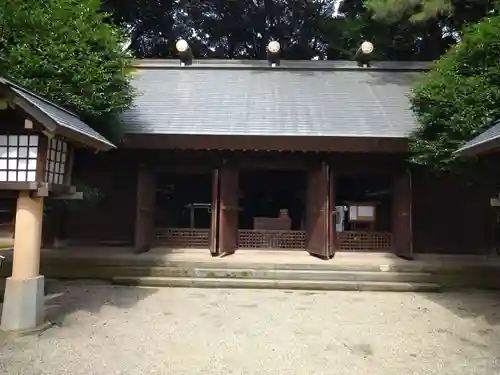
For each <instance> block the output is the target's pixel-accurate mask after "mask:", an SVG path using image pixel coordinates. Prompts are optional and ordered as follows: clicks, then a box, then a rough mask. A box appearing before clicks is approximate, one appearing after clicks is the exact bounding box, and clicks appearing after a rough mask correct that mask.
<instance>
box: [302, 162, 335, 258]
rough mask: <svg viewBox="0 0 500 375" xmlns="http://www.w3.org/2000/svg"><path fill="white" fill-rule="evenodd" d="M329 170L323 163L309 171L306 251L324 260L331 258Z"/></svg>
mask: <svg viewBox="0 0 500 375" xmlns="http://www.w3.org/2000/svg"><path fill="white" fill-rule="evenodd" d="M328 169H329V168H328V166H327V165H326V164H324V163H323V164H322V165H321V167H320V168H315V169H313V170H311V171H309V176H308V186H307V202H306V204H307V207H306V212H307V214H306V249H307V251H308V252H309V253H310V254H311V255H314V256H318V257H320V258H323V259H328V258H329V257H330V250H329V241H328V234H329V232H328V227H329V225H328V224H329V219H328V217H329V207H328V195H329V192H330V189H329V177H328V173H329V170H328Z"/></svg>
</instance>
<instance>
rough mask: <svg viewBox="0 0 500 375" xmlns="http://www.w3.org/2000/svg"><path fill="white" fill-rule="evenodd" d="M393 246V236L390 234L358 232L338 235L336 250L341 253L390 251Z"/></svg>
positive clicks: (339, 233)
mask: <svg viewBox="0 0 500 375" xmlns="http://www.w3.org/2000/svg"><path fill="white" fill-rule="evenodd" d="M391 246H392V234H391V233H389V232H357V231H346V232H338V233H337V243H336V248H337V250H339V251H356V252H358V251H359V252H362V251H367V252H368V251H374V252H377V251H388V250H390V249H391Z"/></svg>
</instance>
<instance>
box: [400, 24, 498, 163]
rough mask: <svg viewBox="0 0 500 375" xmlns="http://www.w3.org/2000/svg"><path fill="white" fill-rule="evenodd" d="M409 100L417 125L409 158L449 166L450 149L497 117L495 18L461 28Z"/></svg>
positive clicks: (452, 157)
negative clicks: (459, 36)
mask: <svg viewBox="0 0 500 375" xmlns="http://www.w3.org/2000/svg"><path fill="white" fill-rule="evenodd" d="M411 102H412V106H413V109H414V111H415V113H416V114H417V117H418V119H419V120H420V123H421V127H420V129H419V130H418V131H416V132H415V134H414V135H413V138H412V140H411V145H410V148H411V151H412V153H413V155H412V160H413V161H414V162H416V163H418V164H423V165H428V166H431V167H433V168H435V169H437V170H441V171H443V170H453V169H455V168H456V167H457V166H458V165H459V163H458V160H457V156H456V154H454V151H455V150H457V148H458V147H459V146H460V145H462V144H463V143H464V142H465V141H468V140H470V139H472V138H473V137H475V136H477V135H478V134H479V133H481V132H482V131H484V130H485V129H486V128H488V127H489V126H490V125H491V122H492V121H494V120H498V119H500V105H499V103H500V16H490V17H487V18H485V19H484V20H482V21H481V22H479V23H477V24H475V25H473V26H469V27H468V28H466V29H465V31H464V33H463V36H462V39H461V42H460V43H458V44H457V45H456V46H455V47H453V48H452V49H450V51H448V53H447V54H445V55H444V56H443V57H442V58H441V59H440V60H439V61H438V62H437V63H436V64H435V66H434V68H433V69H432V71H431V72H430V73H429V74H428V75H427V77H426V78H425V80H424V81H423V82H422V83H421V84H420V85H418V86H417V87H415V88H414V90H413V92H412V95H411Z"/></svg>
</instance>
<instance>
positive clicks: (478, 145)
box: [457, 121, 500, 155]
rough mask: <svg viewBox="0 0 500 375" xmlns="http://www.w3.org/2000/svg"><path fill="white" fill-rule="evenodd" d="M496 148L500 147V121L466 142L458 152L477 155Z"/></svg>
mask: <svg viewBox="0 0 500 375" xmlns="http://www.w3.org/2000/svg"><path fill="white" fill-rule="evenodd" d="M494 149H500V121H499V122H497V123H496V124H494V125H493V126H492V127H491V128H489V129H488V130H486V131H484V132H483V133H481V134H479V135H478V136H477V137H476V138H473V139H472V140H470V141H469V142H467V143H466V144H464V145H463V146H462V147H461V148H460V149H459V150H458V151H457V153H460V154H467V155H477V154H481V153H484V152H488V151H492V150H494Z"/></svg>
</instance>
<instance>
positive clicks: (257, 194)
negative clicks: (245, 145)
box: [239, 171, 306, 230]
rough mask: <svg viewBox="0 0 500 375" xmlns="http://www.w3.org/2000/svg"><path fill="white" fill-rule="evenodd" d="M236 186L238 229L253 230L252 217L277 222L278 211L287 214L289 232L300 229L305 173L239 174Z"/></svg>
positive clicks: (267, 172) (243, 172) (256, 172)
mask: <svg viewBox="0 0 500 375" xmlns="http://www.w3.org/2000/svg"><path fill="white" fill-rule="evenodd" d="M239 186H240V196H239V207H240V213H239V228H240V229H254V228H253V218H254V217H269V218H277V217H278V216H279V214H280V210H281V209H287V210H288V215H289V216H290V218H291V219H292V228H291V229H292V230H300V229H301V227H302V219H303V217H304V209H305V192H306V175H305V173H304V172H300V171H242V172H241V174H240V178H239Z"/></svg>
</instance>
